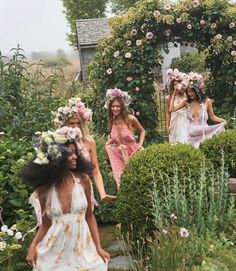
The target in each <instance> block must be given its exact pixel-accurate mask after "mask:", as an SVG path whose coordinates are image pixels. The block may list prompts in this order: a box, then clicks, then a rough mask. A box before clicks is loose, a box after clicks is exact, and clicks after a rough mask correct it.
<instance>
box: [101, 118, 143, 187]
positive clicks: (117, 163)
mask: <svg viewBox="0 0 236 271" xmlns="http://www.w3.org/2000/svg"><path fill="white" fill-rule="evenodd" d="M111 140H112V142H111V143H110V144H109V145H106V147H105V148H106V151H107V154H108V157H109V160H110V164H111V168H112V172H113V175H114V179H115V181H116V184H117V188H118V189H119V187H120V177H121V173H122V172H123V170H124V168H125V165H126V164H127V162H128V159H129V158H130V157H131V156H133V155H134V154H136V153H137V152H138V151H139V150H138V147H139V145H138V144H137V143H136V141H135V137H134V132H133V130H131V129H130V128H129V126H128V125H127V124H126V123H125V122H123V123H122V127H121V129H119V130H118V129H117V125H116V124H113V125H112V130H111Z"/></svg>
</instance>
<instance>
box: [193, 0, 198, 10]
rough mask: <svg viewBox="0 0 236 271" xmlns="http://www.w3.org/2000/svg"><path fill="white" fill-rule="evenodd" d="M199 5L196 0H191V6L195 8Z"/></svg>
mask: <svg viewBox="0 0 236 271" xmlns="http://www.w3.org/2000/svg"><path fill="white" fill-rule="evenodd" d="M199 5H200V3H199V1H198V0H193V7H194V8H196V7H198V6H199Z"/></svg>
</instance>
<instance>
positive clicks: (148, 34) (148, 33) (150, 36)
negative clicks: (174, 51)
mask: <svg viewBox="0 0 236 271" xmlns="http://www.w3.org/2000/svg"><path fill="white" fill-rule="evenodd" d="M146 38H147V39H148V40H151V39H152V38H153V33H152V32H147V34H146Z"/></svg>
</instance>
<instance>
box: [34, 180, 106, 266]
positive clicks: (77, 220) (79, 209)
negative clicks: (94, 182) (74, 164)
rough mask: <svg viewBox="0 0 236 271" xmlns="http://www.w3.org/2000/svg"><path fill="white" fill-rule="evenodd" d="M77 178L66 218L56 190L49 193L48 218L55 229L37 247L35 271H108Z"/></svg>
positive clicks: (83, 193)
mask: <svg viewBox="0 0 236 271" xmlns="http://www.w3.org/2000/svg"><path fill="white" fill-rule="evenodd" d="M73 178H74V187H73V193H72V199H71V212H70V213H67V214H63V212H62V209H61V204H60V201H59V198H58V196H57V191H56V188H55V187H53V188H52V190H51V192H50V193H49V197H50V198H49V204H47V205H48V207H47V215H48V216H50V217H51V218H52V225H51V227H50V228H49V230H48V232H47V234H46V235H45V236H44V238H43V239H42V241H41V242H40V243H39V244H38V246H37V265H36V267H35V268H34V269H33V271H55V270H56V271H105V270H107V264H106V263H104V261H103V260H102V258H101V257H100V255H99V254H98V253H97V250H96V247H95V244H94V242H93V239H92V236H91V233H90V230H89V227H88V224H87V222H86V220H85V213H86V209H87V199H86V196H85V192H84V188H83V186H82V185H81V184H80V180H79V179H78V178H75V177H74V176H73Z"/></svg>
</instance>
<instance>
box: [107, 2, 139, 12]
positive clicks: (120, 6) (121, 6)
mask: <svg viewBox="0 0 236 271" xmlns="http://www.w3.org/2000/svg"><path fill="white" fill-rule="evenodd" d="M137 2H138V1H137V0H111V5H112V7H111V8H112V11H113V12H114V13H116V14H117V13H119V12H122V11H126V10H128V9H129V8H130V7H133V6H134V5H135V3H137Z"/></svg>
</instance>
